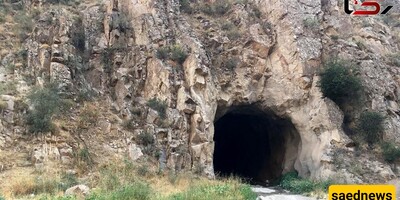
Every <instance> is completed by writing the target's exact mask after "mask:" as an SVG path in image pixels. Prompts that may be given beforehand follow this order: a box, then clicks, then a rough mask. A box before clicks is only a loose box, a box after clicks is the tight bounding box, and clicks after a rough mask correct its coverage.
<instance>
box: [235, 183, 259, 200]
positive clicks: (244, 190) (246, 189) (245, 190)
mask: <svg viewBox="0 0 400 200" xmlns="http://www.w3.org/2000/svg"><path fill="white" fill-rule="evenodd" d="M239 191H240V193H241V194H242V196H243V199H244V200H253V199H257V197H258V195H257V193H255V192H253V190H251V187H250V185H247V184H243V185H242V186H241V187H240V189H239Z"/></svg>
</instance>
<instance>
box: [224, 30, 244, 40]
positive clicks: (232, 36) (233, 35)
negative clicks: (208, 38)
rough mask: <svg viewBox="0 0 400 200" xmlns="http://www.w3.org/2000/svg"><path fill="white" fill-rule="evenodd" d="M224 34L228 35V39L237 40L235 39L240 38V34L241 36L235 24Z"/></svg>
mask: <svg viewBox="0 0 400 200" xmlns="http://www.w3.org/2000/svg"><path fill="white" fill-rule="evenodd" d="M226 36H228V38H229V39H230V40H233V41H234V40H237V39H239V38H240V36H241V33H240V30H239V29H238V28H237V27H236V26H235V27H234V28H232V29H231V30H229V31H228V32H227V33H226Z"/></svg>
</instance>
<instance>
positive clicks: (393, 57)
mask: <svg viewBox="0 0 400 200" xmlns="http://www.w3.org/2000/svg"><path fill="white" fill-rule="evenodd" d="M387 57H388V59H389V64H390V65H393V66H396V67H400V53H396V54H390V55H388V56H387Z"/></svg>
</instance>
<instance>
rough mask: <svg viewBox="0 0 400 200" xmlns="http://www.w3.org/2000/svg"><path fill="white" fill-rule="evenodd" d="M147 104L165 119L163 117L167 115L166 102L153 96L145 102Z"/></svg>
mask: <svg viewBox="0 0 400 200" xmlns="http://www.w3.org/2000/svg"><path fill="white" fill-rule="evenodd" d="M147 106H149V107H150V108H151V109H153V110H155V111H157V112H158V115H159V116H160V117H161V119H165V117H166V116H167V107H168V105H167V103H166V102H163V101H160V100H158V99H157V98H155V97H154V98H152V99H150V100H149V101H148V102H147Z"/></svg>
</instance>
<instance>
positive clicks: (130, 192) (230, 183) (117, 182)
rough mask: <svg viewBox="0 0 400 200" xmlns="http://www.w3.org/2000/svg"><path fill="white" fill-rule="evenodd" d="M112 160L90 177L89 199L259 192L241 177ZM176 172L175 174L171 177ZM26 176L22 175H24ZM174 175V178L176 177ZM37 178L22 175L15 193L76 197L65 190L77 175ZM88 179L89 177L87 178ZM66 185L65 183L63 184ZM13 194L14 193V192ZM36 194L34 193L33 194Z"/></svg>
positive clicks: (183, 199) (159, 199) (239, 199)
mask: <svg viewBox="0 0 400 200" xmlns="http://www.w3.org/2000/svg"><path fill="white" fill-rule="evenodd" d="M110 163H112V164H108V165H107V164H106V165H104V166H99V171H100V172H99V173H96V172H95V173H96V174H97V175H95V177H94V178H92V179H89V180H91V181H89V182H87V183H86V185H88V186H90V188H92V190H91V194H90V195H89V196H87V197H86V198H85V199H87V200H128V199H129V200H209V199H213V200H225V199H226V200H254V199H256V197H257V195H256V194H255V193H254V192H252V191H251V188H250V186H249V185H246V184H244V183H242V182H241V181H240V180H239V179H237V178H228V179H222V180H209V179H207V178H204V177H199V176H195V175H193V174H191V173H185V172H181V173H174V172H168V171H165V172H164V173H157V172H156V171H157V170H156V169H155V168H154V165H153V166H152V165H147V164H146V165H143V163H142V165H138V164H134V163H132V162H131V161H129V160H125V161H124V162H120V161H115V160H113V161H110ZM140 167H146V169H147V170H148V172H147V175H146V176H140V175H139V174H138V169H139V168H140ZM171 174H173V177H171ZM21 178H22V177H21ZM172 179H173V180H172ZM35 180H39V179H37V178H32V179H26V178H25V179H20V181H19V182H18V183H17V184H16V183H13V185H12V188H13V190H14V193H13V195H14V196H12V197H18V198H21V199H24V197H28V196H30V195H31V194H35V198H34V199H41V200H47V199H48V200H67V199H68V200H76V199H78V198H77V197H65V196H63V194H62V191H65V189H66V188H67V187H69V186H71V185H75V184H77V183H78V181H77V179H76V177H75V176H73V175H64V176H62V177H61V178H57V177H56V178H55V179H54V180H53V179H48V181H43V182H42V183H39V182H36V181H35ZM85 180H87V179H85ZM60 186H62V187H60ZM16 194H18V195H16ZM10 197H11V196H10ZM30 198H32V197H30Z"/></svg>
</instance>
